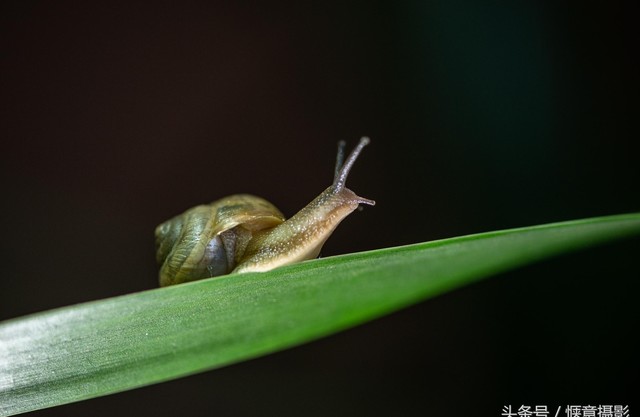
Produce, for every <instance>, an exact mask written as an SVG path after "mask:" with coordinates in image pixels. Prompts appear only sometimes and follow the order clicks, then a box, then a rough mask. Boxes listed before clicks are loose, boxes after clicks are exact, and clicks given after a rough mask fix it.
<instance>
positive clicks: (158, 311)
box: [0, 213, 640, 415]
mask: <svg viewBox="0 0 640 417" xmlns="http://www.w3.org/2000/svg"><path fill="white" fill-rule="evenodd" d="M638 233H640V213H638V214H629V215H620V216H611V217H601V218H594V219H587V220H579V221H571V222H564V223H556V224H550V225H543V226H534V227H527V228H520V229H512V230H505V231H499V232H491V233H483V234H477V235H471V236H465V237H460V238H454V239H446V240H440V241H434V242H428V243H421V244H416V245H409V246H402V247H396V248H389V249H382V250H374V251H370V252H364V253H355V254H350V255H344V256H337V257H333V258H325V259H319V260H314V261H309V262H303V263H300V264H296V265H291V266H287V267H283V268H279V269H277V270H274V271H270V272H267V273H261V274H241V275H234V276H225V277H220V278H214V279H208V280H203V281H198V282H194V283H190V284H183V285H177V286H174V287H168V288H162V289H154V290H150V291H144V292H141V293H136V294H129V295H125V296H121V297H115V298H110V299H106V300H101V301H95V302H89V303H85V304H79V305H75V306H69V307H65V308H60V309H56V310H52V311H47V312H44V313H40V314H35V315H31V316H27V317H23V318H18V319H14V320H9V321H6V322H4V323H1V324H0V415H12V414H17V413H22V412H26V411H31V410H36V409H40V408H46V407H51V406H55V405H60V404H65V403H69V402H73V401H79V400H83V399H87V398H93V397H98V396H102V395H106V394H110V393H114V392H118V391H123V390H128V389H132V388H135V387H140V386H143V385H148V384H153V383H157V382H159V381H164V380H168V379H173V378H177V377H180V376H184V375H188V374H192V373H196V372H201V371H204V370H207V369H212V368H216V367H220V366H224V365H228V364H231V363H234V362H238V361H242V360H245V359H248V358H253V357H256V356H260V355H264V354H267V353H270V352H274V351H277V350H281V349H285V348H288V347H291V346H295V345H298V344H301V343H304V342H308V341H310V340H313V339H317V338H319V337H322V336H324V335H328V334H330V333H334V332H337V331H339V330H342V329H345V328H348V327H351V326H354V325H356V324H358V323H362V322H364V321H367V320H371V319H373V318H376V317H379V316H381V315H383V314H386V313H389V312H392V311H394V310H397V309H399V308H402V307H405V306H407V305H410V304H412V303H416V302H418V301H421V300H424V299H427V298H430V297H433V296H435V295H438V294H441V293H443V292H445V291H448V290H452V289H454V288H457V287H460V286H462V285H465V284H469V283H472V282H474V281H477V280H479V279H481V278H485V277H488V276H490V275H493V274H496V273H499V272H502V271H505V270H508V269H511V268H514V267H517V266H520V265H524V264H527V263H531V262H534V261H537V260H540V259H543V258H546V257H549V256H553V255H557V254H560V253H563V252H567V251H570V250H575V249H579V248H583V247H587V246H592V245H594V244H597V243H601V242H604V241H608V240H612V239H617V238H621V237H625V236H629V235H632V234H638Z"/></svg>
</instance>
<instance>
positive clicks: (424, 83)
mask: <svg viewBox="0 0 640 417" xmlns="http://www.w3.org/2000/svg"><path fill="white" fill-rule="evenodd" d="M209 3H211V4H209ZM558 3H560V2H553V1H547V2H511V1H503V2H475V1H447V0H442V1H433V2H397V3H393V2H388V3H387V2H371V1H362V2H346V3H340V2H336V3H326V2H318V3H317V4H315V5H311V4H305V5H300V4H298V3H297V2H292V3H291V4H285V3H281V2H270V4H268V5H266V4H253V5H248V4H247V5H243V6H241V5H237V4H236V5H228V4H227V5H223V4H221V3H219V2H204V1H201V2H167V1H158V2H147V3H129V2H75V3H73V2H33V1H3V2H2V5H1V8H2V10H1V11H0V22H1V23H0V45H1V49H0V57H1V60H2V62H1V68H0V97H1V98H0V100H1V101H0V105H1V116H0V117H1V118H0V137H1V138H2V148H1V150H0V155H1V157H0V189H1V191H2V205H1V206H0V207H1V208H0V227H1V229H0V230H1V231H2V236H3V237H2V239H0V261H1V265H2V269H3V272H2V280H0V319H8V318H13V317H18V316H21V315H25V314H28V313H33V312H37V311H42V310H46V309H50V308H54V307H60V306H65V305H69V304H74V303H79V302H83V301H89V300H96V299H101V298H105V297H110V296H115V295H119V294H125V293H129V292H133V291H140V290H144V289H149V288H153V287H155V286H156V285H157V284H156V279H157V278H156V274H157V268H156V266H155V262H154V253H153V236H152V235H153V229H154V227H155V226H156V225H157V224H158V223H160V222H161V221H163V220H165V219H166V218H168V217H170V216H172V215H174V214H177V213H179V212H181V211H183V210H185V209H187V208H189V207H191V206H193V205H196V204H199V203H202V202H207V201H210V200H213V199H216V198H218V197H221V196H224V195H228V194H232V193H237V192H250V193H255V194H258V195H261V196H263V197H265V198H267V199H269V200H270V201H272V202H273V203H274V204H276V205H277V206H278V207H280V208H281V210H282V211H283V212H284V213H285V214H287V215H291V214H293V213H294V212H295V211H297V210H298V209H299V208H301V207H302V206H303V205H305V204H306V203H307V202H308V201H310V200H311V199H312V198H313V197H315V195H317V194H318V193H320V191H322V190H323V189H324V188H325V187H326V186H328V184H329V183H330V181H331V178H332V171H333V162H334V153H335V145H336V142H337V141H338V140H340V139H344V140H347V141H348V142H349V144H350V146H353V145H354V144H355V143H356V141H357V139H358V138H359V137H360V136H362V135H369V136H371V138H372V144H371V146H369V147H368V148H367V149H366V150H365V151H364V154H363V155H362V158H361V159H360V160H359V161H358V163H357V164H356V166H355V168H354V170H353V175H352V176H351V178H350V179H349V186H350V188H352V189H353V190H355V191H356V192H357V193H359V194H360V195H363V196H365V197H369V198H373V199H375V200H376V201H377V202H378V205H377V206H376V207H373V208H370V207H366V208H365V209H364V211H363V212H360V213H355V214H354V215H352V216H350V217H349V218H348V219H347V220H346V221H345V222H344V223H343V224H342V225H341V227H340V228H339V229H338V230H337V231H336V233H335V234H334V236H333V237H332V238H331V239H330V240H329V241H328V243H327V244H326V246H325V249H324V251H323V255H324V256H330V255H333V254H340V253H346V252H353V251H363V250H368V249H373V248H381V247H387V246H393V245H400V244H408V243H414V242H420V241H427V240H432V239H439V238H446V237H452V236H457V235H462V234H470V233H476V232H483V231H489V230H494V229H504V228H510V227H517V226H527V225H533V224H538V223H545V222H552V221H561V220H568V219H574V218H582V217H590V216H599V215H608V214H616V213H624V212H632V211H638V210H640V193H639V192H638V180H639V179H640V169H639V164H638V154H637V153H636V152H635V142H636V141H637V139H638V137H639V135H638V133H639V132H638V131H639V129H638V116H637V115H638V106H637V100H638V92H639V89H638V79H637V78H638V74H639V71H638V69H639V68H638V66H637V65H636V64H634V63H633V62H632V61H633V60H634V56H635V57H637V54H638V47H637V45H638V39H637V37H636V32H637V18H636V17H635V15H634V13H632V11H631V10H630V9H629V8H627V7H625V6H623V5H621V4H618V3H615V2H600V3H598V4H597V5H594V6H590V5H588V4H584V3H576V4H575V5H573V6H571V5H567V4H558ZM639 249H640V240H639V239H631V240H627V241H625V242H620V243H615V244H610V245H608V246H605V247H600V248H596V249H592V250H588V251H585V252H581V253H576V254H571V255H568V256H564V257H561V258H557V259H553V260H551V261H546V262H543V263H540V264H537V265H533V266H529V267H526V268H522V269H520V270H517V271H514V272H511V273H505V274H502V275H500V276H498V277H495V278H493V279H490V280H487V281H485V282H482V283H480V284H475V285H473V286H470V287H468V288H465V289H462V290H458V291H455V292H453V293H451V294H447V295H445V296H441V297H439V298H437V299H434V300H430V301H427V302H424V303H421V304H419V305H417V306H414V307H412V308H409V309H406V310H404V311H401V312H398V313H396V314H392V315H390V316H388V317H385V318H382V319H379V320H376V321H374V322H371V323H368V324H365V325H363V326H360V327H358V328H355V329H352V330H348V331H346V332H343V333H341V334H337V335H334V336H331V337H328V338H325V339H323V340H320V341H317V342H313V343H310V344H307V345H305V346H301V347H297V348H294V349H290V350H287V351H284V352H280V353H277V354H274V355H270V356H267V357H264V358H259V359H255V360H251V361H248V362H244V363H241V364H237V365H233V366H230V367H226V368H223V369H220V370H216V371H212V372H206V373H204V374H200V375H197V376H193V377H189V378H183V379H179V380H176V381H172V382H168V383H164V384H159V385H155V386H151V387H146V388H142V389H137V390H134V391H129V392H126V393H121V394H117V395H112V396H108V397H104V398H99V399H94V400H90V401H85V402H81V403H77V404H71V405H67V406H63V407H58V408H54V409H50V410H43V411H39V412H35V413H33V414H34V415H38V416H58V415H59V416H85V415H93V416H103V415H104V416H112V415H154V416H173V415H184V416H199V415H218V416H254V415H260V416H300V415H307V416H329V415H330V416H351V415H367V416H373V415H407V416H408V415H420V416H424V415H452V416H458V415H486V416H498V415H499V414H500V412H501V409H502V406H503V405H506V404H512V405H513V406H514V408H517V407H518V406H519V405H521V404H529V405H536V404H539V405H548V406H549V407H550V408H551V407H555V406H557V405H561V404H563V405H566V404H582V405H587V404H591V405H597V404H630V403H631V401H632V400H633V399H634V398H635V396H633V395H632V389H631V384H632V382H634V380H635V382H637V376H638V374H639V372H638V371H639V366H638V364H639V361H638V351H640V349H639V347H640V346H639V345H638V342H637V341H636V336H637V329H638V324H639V323H638V307H637V296H638V289H639V288H638V278H639V277H640V273H639V271H640V268H639V267H638V265H637V262H636V260H637V254H638V251H639ZM634 392H635V393H636V394H637V391H634ZM632 406H633V405H632ZM552 410H554V411H555V408H552ZM631 411H632V413H634V412H636V413H637V412H638V411H639V410H638V409H637V407H636V408H632V410H631ZM552 414H553V412H552Z"/></svg>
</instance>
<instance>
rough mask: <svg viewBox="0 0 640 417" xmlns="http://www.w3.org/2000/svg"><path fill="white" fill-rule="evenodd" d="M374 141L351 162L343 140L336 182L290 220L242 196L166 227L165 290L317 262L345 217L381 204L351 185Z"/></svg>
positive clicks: (162, 241) (160, 249)
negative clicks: (349, 178)
mask: <svg viewBox="0 0 640 417" xmlns="http://www.w3.org/2000/svg"><path fill="white" fill-rule="evenodd" d="M368 143H369V138H367V137H363V138H361V139H360V142H359V143H358V145H357V146H356V148H355V149H354V150H353V151H352V152H351V154H350V155H349V157H348V158H347V159H346V161H345V159H344V148H345V143H344V141H340V142H339V143H338V154H337V157H336V167H335V174H334V179H333V184H331V186H330V187H328V188H327V189H326V190H324V191H323V192H322V193H321V194H320V195H319V196H318V197H316V198H315V199H314V200H313V201H311V202H310V203H309V204H307V206H306V207H304V208H303V209H302V210H300V211H299V212H298V213H297V214H295V215H294V216H293V217H291V218H290V219H289V220H285V218H284V216H283V214H282V213H281V212H280V210H278V209H277V208H276V207H275V206H274V205H273V204H271V203H269V202H268V201H266V200H264V199H263V198H260V197H256V196H254V195H249V194H236V195H231V196H229V197H225V198H222V199H220V200H217V201H214V202H213V203H210V204H206V205H199V206H196V207H193V208H191V209H189V210H187V211H185V212H184V213H182V214H180V215H178V216H176V217H173V218H171V219H169V220H167V221H165V222H164V223H162V224H160V225H159V226H158V227H157V228H156V230H155V237H156V249H157V252H156V258H157V261H158V264H159V265H160V274H159V275H160V286H167V285H173V284H180V283H183V282H188V281H195V280H199V279H204V278H209V277H214V276H219V275H225V274H229V273H242V272H259V271H268V270H270V269H273V268H276V267H278V266H282V265H288V264H292V263H295V262H299V261H303V260H307V259H313V258H316V257H317V256H318V254H319V253H320V249H321V248H322V245H323V244H324V242H325V241H326V240H327V238H328V237H329V236H330V235H331V233H333V231H334V230H335V228H336V227H337V226H338V224H339V223H340V222H341V221H342V220H343V219H344V218H345V217H347V216H348V215H349V214H350V213H351V212H353V211H354V210H355V209H356V208H358V207H359V205H360V204H368V205H371V206H373V205H375V201H373V200H369V199H367V198H363V197H360V196H358V195H356V194H355V193H354V192H353V191H351V190H350V189H348V188H346V186H345V182H346V180H347V176H348V175H349V171H350V170H351V167H352V166H353V163H354V162H355V161H356V159H357V158H358V155H360V152H362V149H363V148H364V147H365V146H366V145H367V144H368Z"/></svg>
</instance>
